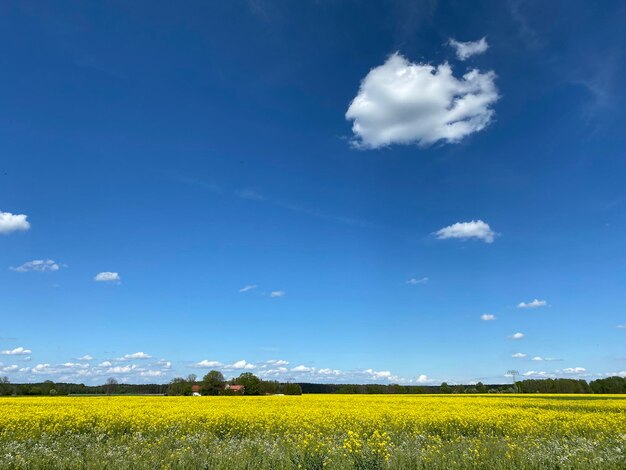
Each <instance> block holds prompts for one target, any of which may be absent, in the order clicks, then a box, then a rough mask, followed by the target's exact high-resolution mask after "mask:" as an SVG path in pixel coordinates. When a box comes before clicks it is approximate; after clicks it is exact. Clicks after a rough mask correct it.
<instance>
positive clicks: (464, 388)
mask: <svg viewBox="0 0 626 470" xmlns="http://www.w3.org/2000/svg"><path fill="white" fill-rule="evenodd" d="M246 375H250V376H252V374H246ZM253 378H254V380H256V381H257V382H256V383H257V384H258V386H256V385H255V386H252V385H248V384H246V385H248V387H247V392H246V393H245V394H249V395H250V394H252V395H263V394H274V393H285V392H286V393H287V394H296V395H297V394H299V393H304V394H311V393H331V394H333V393H337V394H461V393H598V394H602V393H614V394H620V393H626V378H623V377H607V378H604V379H597V380H593V381H591V382H586V381H585V380H574V379H540V380H521V381H518V382H515V384H514V385H512V384H497V385H484V384H482V383H480V382H479V383H477V384H472V385H448V384H447V383H445V382H444V383H442V384H441V385H398V384H391V385H380V384H366V385H357V384H316V383H298V384H281V383H279V382H266V381H262V380H260V379H258V378H256V377H253ZM247 379H248V380H250V377H247ZM231 382H237V379H234V380H233V381H231ZM198 383H202V382H201V381H198ZM300 390H301V392H300ZM107 394H109V395H113V394H114V395H189V394H191V386H190V381H186V379H181V378H177V379H174V380H172V382H170V383H169V384H123V383H117V381H115V380H112V379H109V380H108V381H107V383H105V384H103V385H84V384H74V383H62V382H52V381H45V382H41V383H21V384H20V383H15V384H13V383H10V382H9V380H8V379H7V378H6V377H3V378H0V396H17V395H29V396H37V395H39V396H41V395H47V396H54V395H107ZM215 394H217V393H215Z"/></svg>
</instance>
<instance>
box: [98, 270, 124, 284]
mask: <svg viewBox="0 0 626 470" xmlns="http://www.w3.org/2000/svg"><path fill="white" fill-rule="evenodd" d="M93 280H94V281H96V282H122V278H121V277H120V275H119V273H113V272H110V271H103V272H101V273H98V274H96V277H94V278H93Z"/></svg>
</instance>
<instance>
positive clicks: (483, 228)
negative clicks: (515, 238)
mask: <svg viewBox="0 0 626 470" xmlns="http://www.w3.org/2000/svg"><path fill="white" fill-rule="evenodd" d="M435 235H437V238H438V239H439V240H446V239H448V238H458V239H461V240H467V239H470V238H475V239H477V240H482V241H484V242H485V243H493V241H494V239H495V237H496V235H497V234H496V232H494V231H493V230H491V227H489V224H488V223H486V222H483V221H482V220H472V221H471V222H457V223H455V224H452V225H449V226H448V227H444V228H442V229H440V230H438V231H437V232H435Z"/></svg>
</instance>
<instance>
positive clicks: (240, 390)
mask: <svg viewBox="0 0 626 470" xmlns="http://www.w3.org/2000/svg"><path fill="white" fill-rule="evenodd" d="M245 389H246V387H244V386H243V385H231V384H226V386H225V387H224V390H230V391H231V392H235V393H243V392H244V391H245Z"/></svg>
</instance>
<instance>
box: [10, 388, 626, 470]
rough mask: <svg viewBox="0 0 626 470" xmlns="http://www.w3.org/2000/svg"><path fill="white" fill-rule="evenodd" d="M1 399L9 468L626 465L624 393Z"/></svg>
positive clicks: (509, 467)
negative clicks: (585, 394) (593, 394)
mask: <svg viewBox="0 0 626 470" xmlns="http://www.w3.org/2000/svg"><path fill="white" fill-rule="evenodd" d="M581 398H583V396H554V395H551V396H528V395H524V396H521V395H520V396H512V395H508V396H491V395H487V396H485V395H483V396H479V395H478V396H477V395H474V396H467V395H462V396H441V395H439V396H424V395H414V396H407V395H304V396H299V397H297V396H295V397H294V396H291V397H288V396H273V397H80V398H72V397H70V398H66V397H40V398H39V397H38V398H1V399H0V468H16V469H17V468H19V469H33V468H37V469H48V468H50V469H52V468H54V469H57V468H68V469H70V468H93V469H96V468H97V469H103V468H109V469H126V468H128V469H131V468H132V469H153V468H173V469H178V468H185V469H201V468H207V469H209V468H210V469H214V468H217V469H221V468H223V469H234V468H237V469H241V468H249V469H260V468H268V469H270V468H271V469H291V468H307V469H317V468H339V469H344V468H345V469H352V468H354V469H383V468H393V469H407V468H423V469H450V468H485V469H486V468H489V469H490V470H491V469H519V468H552V469H556V468H584V469H587V468H597V469H624V468H626V399H624V397H619V396H606V395H604V396H602V397H593V396H584V398H585V399H581Z"/></svg>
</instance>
